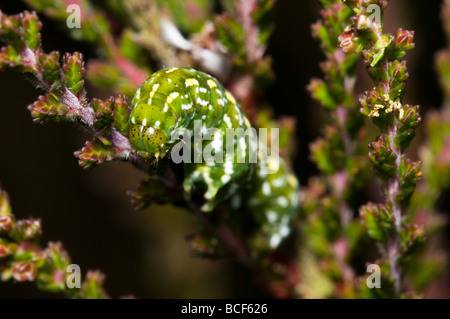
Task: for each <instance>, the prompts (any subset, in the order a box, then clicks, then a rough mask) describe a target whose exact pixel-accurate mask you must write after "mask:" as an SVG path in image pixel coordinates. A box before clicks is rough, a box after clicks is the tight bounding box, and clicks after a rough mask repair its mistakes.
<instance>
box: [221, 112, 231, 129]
mask: <svg viewBox="0 0 450 319" xmlns="http://www.w3.org/2000/svg"><path fill="white" fill-rule="evenodd" d="M223 120H224V121H225V123H227V126H228V127H232V124H231V119H230V117H229V116H228V115H227V114H225V115H224V116H223Z"/></svg>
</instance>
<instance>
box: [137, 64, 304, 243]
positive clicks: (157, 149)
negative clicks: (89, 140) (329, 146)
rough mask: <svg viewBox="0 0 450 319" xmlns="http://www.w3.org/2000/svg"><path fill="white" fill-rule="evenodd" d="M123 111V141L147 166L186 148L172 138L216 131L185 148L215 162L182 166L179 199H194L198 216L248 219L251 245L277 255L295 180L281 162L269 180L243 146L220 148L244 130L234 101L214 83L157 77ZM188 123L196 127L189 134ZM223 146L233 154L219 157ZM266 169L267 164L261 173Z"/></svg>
mask: <svg viewBox="0 0 450 319" xmlns="http://www.w3.org/2000/svg"><path fill="white" fill-rule="evenodd" d="M131 104H132V111H131V114H130V117H129V125H130V132H129V140H130V143H131V144H132V146H133V149H134V150H135V151H136V152H137V153H138V154H139V155H140V156H142V157H143V158H145V159H147V160H148V161H158V160H159V159H161V158H164V157H168V156H170V154H169V153H170V152H173V151H174V149H175V148H174V147H175V145H177V143H186V141H185V140H183V141H180V139H179V138H178V136H176V137H175V138H173V134H174V133H175V132H176V131H177V130H180V129H185V130H191V131H192V130H193V131H195V130H196V129H198V130H199V131H200V132H202V133H204V132H207V131H208V129H212V128H216V130H215V131H214V134H213V136H212V137H211V139H210V140H207V141H206V142H205V141H202V143H201V144H198V143H195V142H194V143H192V142H191V141H188V143H192V146H193V148H194V150H195V149H199V148H200V151H203V152H205V153H206V151H207V150H208V149H209V150H210V153H211V154H213V155H214V156H217V155H219V158H223V161H222V162H220V161H216V162H212V161H211V160H208V159H206V160H204V161H201V162H196V161H195V158H192V159H193V160H192V161H189V163H187V162H185V163H184V174H185V177H184V183H183V187H184V190H185V193H186V194H187V196H191V195H192V194H193V193H194V192H198V191H202V192H203V197H204V201H205V204H204V205H203V206H202V210H203V211H205V212H210V211H213V210H214V209H215V208H217V207H219V208H220V209H221V210H224V211H228V212H229V213H230V215H231V214H234V215H236V214H237V213H236V212H237V211H242V212H244V213H247V214H249V215H250V216H251V217H252V219H253V223H254V224H256V227H255V228H256V231H255V234H257V235H256V236H255V238H254V240H257V241H258V243H260V244H261V243H262V244H263V245H265V246H267V247H268V248H270V249H273V248H276V247H278V245H279V244H280V242H281V241H282V239H283V238H285V237H286V236H287V235H288V234H289V232H290V228H291V222H292V220H293V219H294V218H295V216H296V214H297V212H298V208H299V207H298V205H299V204H298V182H297V179H296V177H295V176H294V175H293V174H292V173H291V172H290V170H289V168H288V165H287V164H286V163H285V162H284V161H283V159H281V158H280V159H279V169H278V171H276V172H275V173H273V174H265V173H264V171H263V166H262V163H261V162H260V161H257V162H256V163H252V162H250V161H242V158H246V156H248V157H249V156H250V153H251V152H252V151H253V150H254V146H255V145H254V143H253V142H251V139H250V138H248V139H246V138H245V137H240V138H239V137H236V138H234V137H233V139H232V140H231V142H230V141H228V140H227V142H226V143H224V142H223V141H224V138H225V137H226V134H227V129H242V130H247V129H249V128H251V125H250V122H249V121H248V119H247V118H246V117H245V115H244V114H243V112H242V110H241V109H240V107H239V105H238V104H237V103H236V101H235V99H234V97H233V96H232V95H231V94H230V93H229V92H228V91H227V90H226V89H225V88H224V87H223V86H222V85H221V84H220V83H219V82H218V81H217V80H216V79H215V78H213V77H211V76H210V75H208V74H206V73H203V72H199V71H196V70H194V69H187V68H169V69H163V70H160V71H158V72H156V73H154V74H153V75H152V76H151V77H150V78H149V79H148V80H147V81H145V82H144V83H143V84H142V85H141V87H140V88H139V89H138V90H137V91H136V93H135V96H134V98H133V100H132V102H131ZM200 121H201V122H200ZM196 123H200V127H195V125H196ZM180 145H181V144H180ZM225 146H226V147H227V148H226V150H229V148H228V147H230V146H231V150H233V152H231V154H230V152H226V151H225ZM168 154H169V155H168ZM215 158H217V157H215ZM258 159H260V157H258ZM272 164H273V163H272V162H271V161H269V163H268V165H269V166H270V165H272ZM205 188H206V190H205Z"/></svg>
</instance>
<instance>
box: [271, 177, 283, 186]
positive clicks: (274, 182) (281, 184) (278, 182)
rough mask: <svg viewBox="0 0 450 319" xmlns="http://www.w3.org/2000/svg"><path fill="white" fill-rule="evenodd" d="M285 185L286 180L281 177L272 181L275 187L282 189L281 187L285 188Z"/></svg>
mask: <svg viewBox="0 0 450 319" xmlns="http://www.w3.org/2000/svg"><path fill="white" fill-rule="evenodd" d="M283 184H284V179H283V178H281V177H279V178H277V179H275V180H273V181H272V185H273V186H275V187H281V186H283Z"/></svg>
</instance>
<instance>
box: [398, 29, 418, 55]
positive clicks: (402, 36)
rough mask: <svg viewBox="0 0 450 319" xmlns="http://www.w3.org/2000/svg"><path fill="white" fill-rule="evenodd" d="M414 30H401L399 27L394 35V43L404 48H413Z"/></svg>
mask: <svg viewBox="0 0 450 319" xmlns="http://www.w3.org/2000/svg"><path fill="white" fill-rule="evenodd" d="M413 40H414V31H408V30H403V29H402V28H399V29H398V30H397V34H396V36H395V43H396V44H397V46H399V47H401V48H402V49H404V50H410V49H412V48H414V43H413Z"/></svg>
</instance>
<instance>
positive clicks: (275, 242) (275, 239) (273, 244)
mask: <svg viewBox="0 0 450 319" xmlns="http://www.w3.org/2000/svg"><path fill="white" fill-rule="evenodd" d="M280 241H281V237H280V235H278V234H275V235H273V236H272V237H271V238H270V247H272V248H275V247H277V246H278V244H279V243H280Z"/></svg>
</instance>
